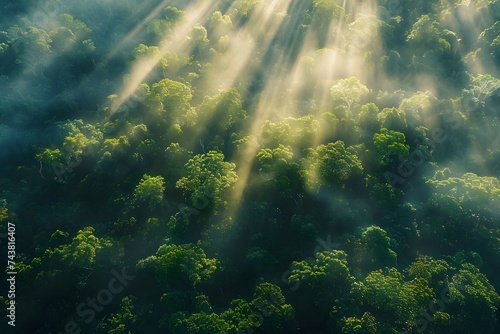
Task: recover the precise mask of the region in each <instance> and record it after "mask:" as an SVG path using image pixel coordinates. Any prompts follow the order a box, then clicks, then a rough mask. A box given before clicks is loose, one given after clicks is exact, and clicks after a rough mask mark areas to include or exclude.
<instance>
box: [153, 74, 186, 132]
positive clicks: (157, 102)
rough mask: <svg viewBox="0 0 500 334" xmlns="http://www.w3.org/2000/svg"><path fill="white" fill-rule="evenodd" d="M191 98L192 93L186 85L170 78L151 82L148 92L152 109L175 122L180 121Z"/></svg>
mask: <svg viewBox="0 0 500 334" xmlns="http://www.w3.org/2000/svg"><path fill="white" fill-rule="evenodd" d="M192 98H193V95H192V93H191V89H190V88H189V87H188V86H186V85H185V84H183V83H181V82H178V81H174V80H170V79H163V80H161V81H160V82H157V83H155V84H153V86H152V88H151V91H150V92H149V93H148V100H149V101H150V104H151V107H152V108H153V110H155V111H156V112H159V113H160V114H162V115H164V117H165V118H166V119H168V120H173V121H175V122H176V123H180V122H181V120H182V118H183V117H185V115H186V114H187V112H188V111H189V110H190V108H191V105H190V102H191V99H192Z"/></svg>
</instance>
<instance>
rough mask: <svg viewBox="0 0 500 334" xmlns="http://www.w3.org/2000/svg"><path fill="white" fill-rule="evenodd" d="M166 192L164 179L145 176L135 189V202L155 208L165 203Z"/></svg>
mask: <svg viewBox="0 0 500 334" xmlns="http://www.w3.org/2000/svg"><path fill="white" fill-rule="evenodd" d="M164 191H165V181H164V179H163V177H161V176H150V175H147V174H144V175H143V176H142V178H141V180H140V181H139V184H137V186H136V187H135V189H134V201H135V202H136V203H138V204H147V205H148V206H150V207H154V206H156V205H159V204H160V203H161V202H162V201H163V193H164Z"/></svg>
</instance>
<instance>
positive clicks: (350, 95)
mask: <svg viewBox="0 0 500 334" xmlns="http://www.w3.org/2000/svg"><path fill="white" fill-rule="evenodd" d="M369 92H370V91H369V90H368V88H367V87H366V86H365V85H363V84H362V83H361V82H360V81H359V80H358V79H357V78H356V77H350V78H347V79H340V80H337V81H335V82H334V84H333V86H332V87H331V88H330V94H331V96H332V99H333V100H334V101H340V102H342V103H344V104H345V106H346V107H347V109H348V110H351V107H352V106H353V104H354V103H358V102H359V101H361V99H362V98H363V97H364V96H365V95H367V94H368V93H369Z"/></svg>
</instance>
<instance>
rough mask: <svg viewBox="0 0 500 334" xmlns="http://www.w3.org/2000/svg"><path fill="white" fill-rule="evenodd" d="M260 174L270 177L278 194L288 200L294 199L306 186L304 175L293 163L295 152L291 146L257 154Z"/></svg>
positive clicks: (280, 146)
mask: <svg viewBox="0 0 500 334" xmlns="http://www.w3.org/2000/svg"><path fill="white" fill-rule="evenodd" d="M257 159H258V161H259V165H260V166H261V168H259V172H261V173H263V175H268V177H269V178H272V179H273V181H274V182H273V183H274V185H275V187H276V189H277V190H278V192H279V193H280V194H281V195H282V196H283V197H286V198H292V197H293V196H294V195H295V194H297V192H300V191H301V190H302V189H303V186H304V182H305V180H304V173H303V171H302V170H301V168H300V166H299V165H298V164H297V163H295V162H293V160H292V159H293V152H292V151H291V149H290V147H289V146H283V145H281V144H280V145H279V147H278V148H276V149H269V148H265V149H262V150H260V151H259V153H257Z"/></svg>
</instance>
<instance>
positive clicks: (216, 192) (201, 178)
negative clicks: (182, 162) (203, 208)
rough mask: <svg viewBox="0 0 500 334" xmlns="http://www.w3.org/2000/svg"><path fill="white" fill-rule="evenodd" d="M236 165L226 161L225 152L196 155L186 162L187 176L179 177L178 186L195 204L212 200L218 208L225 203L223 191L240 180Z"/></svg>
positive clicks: (196, 205)
mask: <svg viewBox="0 0 500 334" xmlns="http://www.w3.org/2000/svg"><path fill="white" fill-rule="evenodd" d="M235 167H236V165H235V164H234V163H232V162H227V161H224V154H222V152H219V151H209V152H208V153H207V154H198V155H195V156H194V157H193V158H191V159H189V161H188V162H187V163H186V169H187V176H186V177H183V178H181V179H179V181H177V184H176V187H177V188H179V189H182V191H183V193H184V198H185V199H186V200H188V201H189V202H190V203H191V204H192V205H193V206H195V207H198V206H199V205H200V204H199V202H200V201H206V200H211V201H213V202H212V203H213V204H212V205H213V207H214V208H217V207H218V206H220V205H225V201H224V199H223V197H222V193H223V191H224V190H225V189H227V188H229V187H231V186H232V185H233V184H234V183H235V182H236V181H237V180H238V175H236V172H234V169H235Z"/></svg>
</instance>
